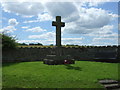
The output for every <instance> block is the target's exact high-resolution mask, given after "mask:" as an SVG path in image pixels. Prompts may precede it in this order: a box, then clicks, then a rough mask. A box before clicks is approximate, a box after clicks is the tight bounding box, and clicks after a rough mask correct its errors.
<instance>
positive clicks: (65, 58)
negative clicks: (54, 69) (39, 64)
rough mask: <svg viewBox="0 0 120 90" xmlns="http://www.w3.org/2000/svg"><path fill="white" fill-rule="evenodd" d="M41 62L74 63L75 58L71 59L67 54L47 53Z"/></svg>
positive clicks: (52, 63)
mask: <svg viewBox="0 0 120 90" xmlns="http://www.w3.org/2000/svg"><path fill="white" fill-rule="evenodd" d="M43 63H44V64H48V65H60V64H75V60H74V59H72V58H71V57H70V56H69V55H67V56H56V55H47V57H46V59H44V60H43Z"/></svg>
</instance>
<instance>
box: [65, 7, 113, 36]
mask: <svg viewBox="0 0 120 90" xmlns="http://www.w3.org/2000/svg"><path fill="white" fill-rule="evenodd" d="M80 9H82V10H80V12H79V14H80V18H78V20H77V21H75V22H70V23H66V27H65V28H64V30H63V31H64V32H66V33H70V34H88V33H92V32H94V31H97V29H100V28H102V27H104V26H106V25H107V24H109V23H110V21H111V18H112V17H111V15H109V13H108V12H107V11H105V10H103V9H97V8H89V9H85V8H80Z"/></svg>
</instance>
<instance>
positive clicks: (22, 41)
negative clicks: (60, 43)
mask: <svg viewBox="0 0 120 90" xmlns="http://www.w3.org/2000/svg"><path fill="white" fill-rule="evenodd" d="M17 42H19V43H26V44H29V43H41V44H43V45H50V44H54V45H55V42H54V41H53V40H17Z"/></svg>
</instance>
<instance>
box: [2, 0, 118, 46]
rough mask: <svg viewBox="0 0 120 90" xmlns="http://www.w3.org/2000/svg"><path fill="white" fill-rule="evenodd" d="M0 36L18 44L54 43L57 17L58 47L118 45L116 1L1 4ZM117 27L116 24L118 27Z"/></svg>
mask: <svg viewBox="0 0 120 90" xmlns="http://www.w3.org/2000/svg"><path fill="white" fill-rule="evenodd" d="M0 6H1V7H0V11H1V15H2V16H1V18H2V19H0V20H1V21H0V24H1V25H2V26H1V27H0V33H2V32H4V33H7V34H9V35H11V36H13V37H15V38H16V39H17V42H19V43H27V44H28V43H42V44H43V45H50V44H54V45H55V44H56V37H55V36H56V27H54V26H52V21H55V17H56V16H61V20H62V22H65V27H62V28H61V33H62V34H61V35H62V41H61V42H62V45H66V44H74V45H93V46H96V45H97V46H103V45H118V17H119V15H118V2H86V1H84V2H78V1H77V2H74V1H72V2H19V1H16V2H1V4H0ZM119 25H120V24H119Z"/></svg>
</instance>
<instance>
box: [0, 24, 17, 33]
mask: <svg viewBox="0 0 120 90" xmlns="http://www.w3.org/2000/svg"><path fill="white" fill-rule="evenodd" d="M14 31H16V29H15V27H14V26H7V27H4V28H2V29H0V33H3V32H4V33H13V32H14Z"/></svg>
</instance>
